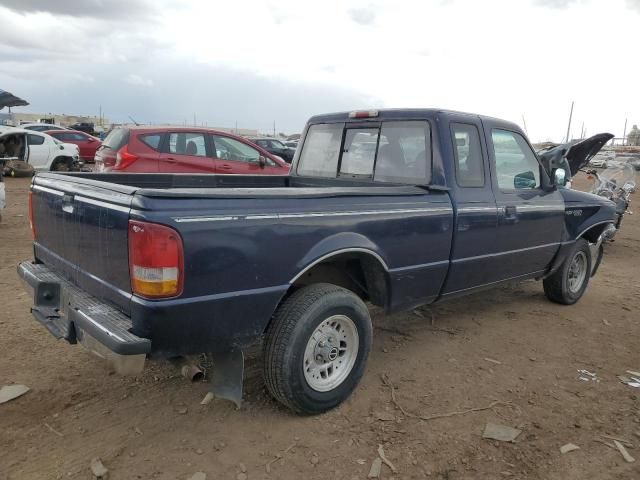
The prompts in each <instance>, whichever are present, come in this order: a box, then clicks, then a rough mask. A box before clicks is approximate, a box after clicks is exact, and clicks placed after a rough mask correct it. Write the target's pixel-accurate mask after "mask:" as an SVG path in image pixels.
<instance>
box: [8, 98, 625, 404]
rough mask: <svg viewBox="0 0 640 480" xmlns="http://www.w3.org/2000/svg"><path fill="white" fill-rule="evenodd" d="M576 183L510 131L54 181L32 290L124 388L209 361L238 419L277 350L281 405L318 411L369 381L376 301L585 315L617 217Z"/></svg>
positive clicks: (372, 117) (491, 124)
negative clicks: (472, 303)
mask: <svg viewBox="0 0 640 480" xmlns="http://www.w3.org/2000/svg"><path fill="white" fill-rule="evenodd" d="M601 143H602V142H601ZM601 146H602V145H601V144H600V145H599V146H598V145H596V146H594V147H593V148H591V147H590V148H589V149H587V150H590V151H592V150H594V149H598V148H600V147H601ZM574 157H575V156H574ZM585 159H586V155H582V158H581V159H578V160H576V159H575V158H573V163H572V164H571V165H570V167H569V168H570V169H571V170H572V171H573V170H577V169H578V168H580V167H581V166H582V165H578V164H577V163H580V162H582V163H584V161H588V159H586V160H585ZM576 162H577V163H576ZM568 173H569V172H567V171H566V169H563V168H558V167H554V166H550V165H548V164H545V162H544V161H542V160H541V159H540V158H538V157H537V156H536V154H535V153H534V151H533V149H532V148H531V145H530V144H529V142H528V140H527V139H526V137H525V135H524V134H523V132H522V131H521V129H520V128H519V127H518V126H516V125H514V124H513V123H509V122H505V121H502V120H498V119H494V118H489V117H484V116H479V115H473V114H465V113H459V112H451V111H442V110H435V109H421V110H380V111H358V112H347V113H337V114H328V115H320V116H316V117H313V118H311V119H310V120H309V122H308V123H307V125H306V127H305V130H304V133H303V136H302V141H301V143H300V148H299V149H298V150H297V152H296V156H295V158H294V160H293V164H292V169H291V175H290V176H289V177H271V176H234V175H190V174H184V175H170V174H125V173H121V174H112V173H70V174H56V173H40V174H38V175H36V176H35V177H34V179H33V183H32V186H31V191H30V196H29V206H30V208H29V210H30V219H31V228H32V233H33V238H34V257H35V258H34V260H32V261H25V262H23V263H21V264H20V265H19V266H18V272H19V275H20V276H21V277H22V278H23V279H24V280H25V283H26V285H28V287H29V288H30V289H31V290H33V306H32V308H31V311H32V313H33V315H34V317H35V318H36V319H37V320H38V321H39V322H40V323H41V324H42V325H44V326H45V327H46V328H47V329H48V330H49V331H50V332H51V333H52V334H53V335H54V336H55V337H57V338H64V339H65V340H67V341H68V342H70V343H80V344H82V345H84V346H85V347H87V348H88V349H90V350H91V351H92V352H94V353H96V354H97V355H99V356H101V357H104V358H105V359H108V360H109V363H110V364H112V365H113V366H115V368H116V369H117V370H118V371H121V372H123V373H132V372H139V371H140V370H141V369H142V368H143V366H144V362H145V359H147V358H154V357H155V358H158V357H160V358H171V357H177V356H188V355H193V354H199V353H204V352H208V353H210V354H211V355H212V356H213V361H214V373H213V381H212V382H213V386H212V389H213V390H214V392H215V393H216V394H218V395H220V396H223V397H226V398H231V399H234V400H236V401H238V398H239V395H241V386H242V368H243V351H246V349H247V348H249V347H251V346H252V345H260V346H261V348H262V350H261V351H262V355H263V364H264V378H265V383H266V385H267V387H268V389H269V391H270V392H271V393H272V394H273V396H274V397H275V398H276V399H277V400H279V401H280V402H282V403H283V404H285V405H287V406H288V407H290V408H291V409H293V410H294V411H296V412H298V413H305V414H313V413H319V412H322V411H326V410H327V409H330V408H333V407H335V406H336V405H338V404H339V403H340V402H342V401H343V400H344V399H345V398H346V397H347V396H348V395H349V394H350V393H351V392H352V391H353V389H354V388H355V387H356V385H357V384H358V382H359V380H360V378H361V377H362V375H363V373H364V370H365V366H366V362H367V357H368V355H369V351H370V348H371V342H372V327H371V320H370V316H369V312H368V309H367V306H366V302H370V303H371V304H374V305H379V306H381V307H383V308H384V309H385V310H386V311H387V312H395V311H399V310H406V309H412V308H415V307H417V306H419V305H425V304H430V303H434V302H441V301H445V300H449V299H453V298H458V297H460V296H461V295H466V294H470V293H473V292H477V291H479V290H482V289H484V288H487V287H493V286H497V285H501V284H504V283H505V282H512V281H521V280H527V279H538V280H542V283H543V287H544V292H545V294H546V296H547V297H548V298H549V299H550V300H551V301H553V302H557V303H561V304H567V305H568V304H573V303H575V302H576V301H577V300H578V299H580V297H581V296H582V295H583V294H584V292H585V290H586V288H587V285H588V283H589V279H590V277H591V276H592V275H593V274H594V273H595V271H596V269H597V266H598V264H599V263H600V260H601V259H602V252H603V249H602V245H601V243H602V239H603V236H604V235H605V234H606V233H607V232H608V231H609V230H610V229H611V228H612V227H611V225H612V223H613V221H614V217H615V209H614V205H613V204H612V203H611V202H609V201H608V200H606V199H603V198H601V197H597V196H594V195H591V194H588V193H582V192H578V191H574V190H571V189H568V188H565V187H564V184H565V178H566V175H567V174H568ZM572 173H575V171H574V172H572Z"/></svg>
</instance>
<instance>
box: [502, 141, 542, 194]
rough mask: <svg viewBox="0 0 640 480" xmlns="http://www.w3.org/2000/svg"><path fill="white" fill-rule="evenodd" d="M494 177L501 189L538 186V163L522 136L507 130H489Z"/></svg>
mask: <svg viewBox="0 0 640 480" xmlns="http://www.w3.org/2000/svg"><path fill="white" fill-rule="evenodd" d="M491 140H492V143H493V151H494V157H495V162H496V177H497V181H498V187H499V188H500V189H501V190H523V189H533V188H538V187H540V164H539V163H538V160H537V159H536V156H535V154H534V153H533V151H532V150H531V148H530V147H529V145H528V144H527V141H526V140H525V139H524V137H523V136H522V135H520V134H518V133H515V132H510V131H508V130H500V129H493V130H491Z"/></svg>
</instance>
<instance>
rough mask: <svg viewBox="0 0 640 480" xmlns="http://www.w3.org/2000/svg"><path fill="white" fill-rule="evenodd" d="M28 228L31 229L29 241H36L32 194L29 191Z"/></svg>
mask: <svg viewBox="0 0 640 480" xmlns="http://www.w3.org/2000/svg"><path fill="white" fill-rule="evenodd" d="M29 228H30V229H31V239H32V240H35V239H36V224H35V223H34V221H33V192H32V191H31V190H29Z"/></svg>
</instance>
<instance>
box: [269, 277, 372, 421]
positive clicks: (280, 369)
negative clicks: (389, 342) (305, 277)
mask: <svg viewBox="0 0 640 480" xmlns="http://www.w3.org/2000/svg"><path fill="white" fill-rule="evenodd" d="M332 318H347V320H350V321H351V322H352V323H351V324H349V325H351V326H350V328H352V326H355V330H356V331H357V336H358V339H357V342H356V341H355V340H354V341H353V342H351V343H352V344H356V343H357V345H358V350H357V354H355V353H352V354H351V356H350V358H354V357H355V360H354V363H353V366H352V367H351V370H350V371H348V373H342V371H341V372H338V368H339V366H336V370H333V372H335V373H336V375H337V377H336V378H340V377H341V375H346V377H344V378H343V379H342V380H341V383H339V384H337V385H336V386H335V388H331V389H330V390H328V391H318V390H316V389H314V388H312V387H311V386H310V384H309V382H308V381H307V378H306V376H307V375H311V374H312V373H305V366H306V365H305V362H306V361H307V359H305V351H306V349H307V346H308V344H313V342H315V341H316V340H318V339H319V338H321V337H319V336H318V332H319V331H320V329H321V328H324V327H325V326H327V325H328V323H329V321H330V320H331V319H332ZM323 324H324V325H323ZM372 330H373V329H372V326H371V318H370V317H369V311H368V310H367V307H366V305H365V304H364V302H363V301H362V300H361V299H360V298H359V297H358V296H356V295H355V294H354V293H353V292H351V291H349V290H346V289H344V288H342V287H338V286H336V285H331V284H327V283H318V284H315V285H310V286H307V287H304V288H302V289H300V290H298V291H296V292H295V293H294V294H293V295H291V296H290V297H289V298H288V299H287V300H285V302H284V303H283V304H282V305H281V306H280V307H279V308H278V310H277V311H276V313H275V315H274V317H273V319H272V321H271V324H270V325H269V327H268V328H267V332H266V338H265V345H264V367H263V368H264V379H265V383H266V385H267V388H268V389H269V392H270V393H271V395H273V397H274V398H275V399H276V400H278V401H279V402H280V403H282V404H284V405H286V406H287V407H289V408H290V409H292V410H293V411H294V412H296V413H300V414H306V415H313V414H318V413H322V412H325V411H327V410H330V409H332V408H334V407H336V406H338V405H339V404H340V403H342V402H343V401H344V400H345V399H346V398H347V397H348V396H349V395H350V394H351V392H352V391H353V390H354V389H355V387H356V386H357V385H358V382H359V381H360V379H361V378H362V375H363V374H364V371H365V367H366V363H367V358H368V356H369V351H370V350H371V338H372ZM314 333H315V334H316V337H315V338H314V339H313V341H312V335H313V334H314ZM345 338H346V337H345ZM332 340H335V339H332ZM338 340H340V339H338ZM340 341H341V340H340ZM329 343H331V342H329ZM318 345H320V343H318ZM346 345H347V344H346V343H345V346H346ZM316 348H318V347H317V346H316ZM334 350H335V349H334ZM314 351H315V350H314ZM352 352H353V351H352ZM332 353H333V352H332ZM336 358H337V357H335V356H334V358H333V363H335V360H336ZM344 358H345V360H346V358H347V357H344ZM333 363H332V364H333ZM324 365H326V364H324ZM306 371H307V372H309V371H310V370H309V369H308V368H307V369H306ZM343 371H344V370H343Z"/></svg>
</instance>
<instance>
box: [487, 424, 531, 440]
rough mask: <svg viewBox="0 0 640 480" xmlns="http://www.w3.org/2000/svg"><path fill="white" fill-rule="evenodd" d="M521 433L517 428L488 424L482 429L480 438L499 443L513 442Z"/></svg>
mask: <svg viewBox="0 0 640 480" xmlns="http://www.w3.org/2000/svg"><path fill="white" fill-rule="evenodd" d="M521 433H522V430H518V429H517V428H513V427H509V426H507V425H499V424H497V423H491V422H489V423H487V425H486V426H485V427H484V432H482V438H489V439H492V440H498V441H500V442H513V441H515V439H516V438H518V435H520V434H521Z"/></svg>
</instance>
